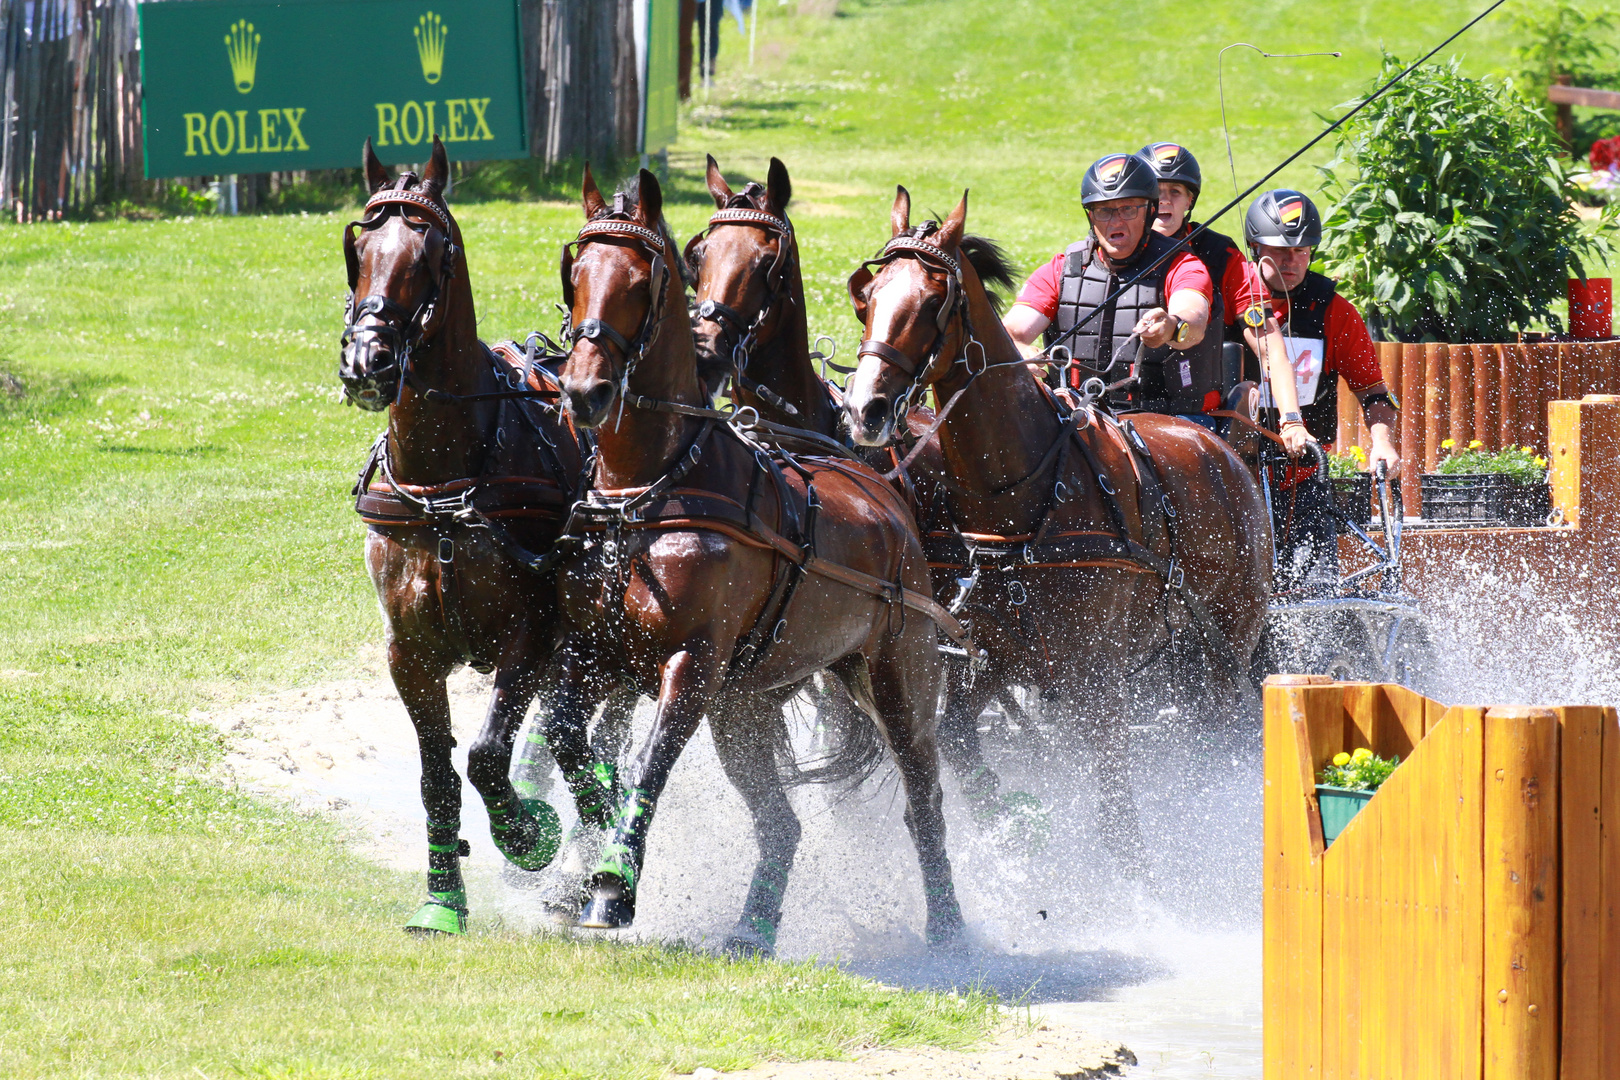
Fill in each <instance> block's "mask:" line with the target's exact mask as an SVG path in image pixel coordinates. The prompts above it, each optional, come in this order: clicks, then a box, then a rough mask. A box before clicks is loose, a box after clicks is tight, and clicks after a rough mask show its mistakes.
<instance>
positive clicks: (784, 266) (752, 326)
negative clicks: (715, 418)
mask: <svg viewBox="0 0 1620 1080" xmlns="http://www.w3.org/2000/svg"><path fill="white" fill-rule="evenodd" d="M762 190H764V189H763V188H761V187H760V185H759V184H758V183H757V182H756V183H751V184H749V185H748V186H747V187H746V188H744V189H743V191H742V193H741V194H740V195H738V196H734V199H735V200H736V201H738V202H741V201H743V200H744V199H747V198H750V197H751V196H752V195H754V194H755V193H756V192H757V191H762ZM721 225H752V226H754V227H756V228H763V229H765V230H766V231H767V232H774V233H776V234H777V236H778V244H777V248H776V258H774V259H773V260H771V266H770V269H769V270H767V271H766V272H765V288H766V295H765V303H764V305H763V306H761V307H760V309H759V313H758V314H757V315H755V316H754V318H753V320H752V321H749V320H747V319H745V318H744V317H743V315H742V313H741V312H739V311H737V310H736V309H735V308H732V307H729V306H727V305H726V304H722V303H720V302H719V301H718V300H705V301H703V303H701V304H699V305H698V306H697V312H696V314H697V318H698V320H699V321H708V322H715V323H719V324H720V325H721V326H722V327H723V328H726V336H727V337H728V338H729V337H733V336H734V337H735V341H734V342H733V343H732V346H731V366H732V372H733V375H732V377H733V378H734V379H735V380H736V381H737V382H739V383H743V382H746V381H747V380H746V375H747V371H748V361H749V359H750V357H751V355H752V353H753V349H754V345H755V344H756V343H757V340H758V333H759V328H760V327H761V326H763V325H764V324H765V320H766V319H768V318H770V315H771V311H772V309H773V308H775V306H776V304H777V303H778V302H779V301H780V300H781V299H782V297H783V295H784V294H785V292H786V285H785V282H786V281H787V270H788V266H789V265H790V263H791V262H792V260H793V223H792V222H791V221H789V220H788V217H787V215H786V214H783V215H781V216H780V217H778V216H777V215H775V214H770V213H766V212H765V211H764V210H756V209H754V208H753V207H751V206H728V207H726V208H724V209H721V210H717V211H715V214H714V216H713V217H711V218H709V224H708V227H707V228H705V229H704V230H703V231H702V232H700V233H698V234H697V235H696V236H694V237H692V239H690V240H688V241H687V243H686V250H685V251H684V252H683V254H684V256H685V258H686V260H687V262H688V264H690V263H691V261H692V256H693V254H694V251H695V249H696V248H697V246H698V245H699V244H701V243H702V242H703V241H704V240H705V239H707V238H708V236H709V234H710V233H712V232H713V231H714V230H715V229H716V228H717V227H718V226H721ZM744 388H745V389H753V387H752V386H747V387H744Z"/></svg>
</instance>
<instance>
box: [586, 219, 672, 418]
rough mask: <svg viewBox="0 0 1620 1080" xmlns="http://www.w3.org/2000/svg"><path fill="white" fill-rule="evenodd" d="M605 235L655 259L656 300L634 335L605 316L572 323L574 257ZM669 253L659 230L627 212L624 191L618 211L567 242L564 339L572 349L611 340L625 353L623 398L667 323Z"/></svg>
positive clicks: (621, 381) (622, 377)
mask: <svg viewBox="0 0 1620 1080" xmlns="http://www.w3.org/2000/svg"><path fill="white" fill-rule="evenodd" d="M604 237H611V238H613V239H617V240H631V241H634V242H635V243H637V244H639V245H640V246H641V247H642V248H643V249H644V250H645V251H646V252H647V255H648V257H649V261H650V262H651V272H652V283H651V285H652V303H651V304H650V305H649V306H648V308H647V314H646V316H645V317H644V318H643V319H642V320H641V326H640V327H639V328H637V330H636V336H635V337H634V338H626V337H625V336H624V335H623V334H621V333H619V332H618V331H617V330H615V329H613V327H611V326H609V325H608V324H607V323H606V322H604V321H602V320H601V319H585V320H583V321H581V322H580V324H579V325H578V326H571V325H569V323H571V322H572V320H573V311H574V259H575V258H576V256H577V253H578V249H579V248H581V247H583V246H584V245H585V244H588V243H590V242H591V241H593V240H597V239H601V238H604ZM668 255H669V246H668V245H667V244H665V242H664V237H663V236H662V234H660V233H659V232H658V231H657V230H656V229H649V228H647V227H646V226H645V225H640V224H638V223H636V222H634V221H632V220H630V216H629V214H628V213H627V212H626V211H625V199H624V196H623V195H622V194H620V195H615V196H614V210H613V213H612V214H611V215H609V216H607V217H603V218H598V219H596V220H594V221H588V222H586V223H585V227H584V228H583V229H580V230H579V235H578V236H576V237H575V238H574V239H573V240H571V241H569V242H568V243H566V244H564V245H563V249H562V268H561V269H562V289H563V306H564V308H565V319H566V320H567V321H566V322H565V323H564V324H563V332H562V338H563V341H564V342H565V343H566V344H567V345H568V347H569V349H570V351H572V349H573V347H574V346H576V345H578V344H579V342H580V340H581V339H583V340H586V341H592V342H601V341H608V342H611V343H612V344H613V346H614V347H615V348H617V349H618V350H619V351H620V352H621V353H623V354H624V361H625V362H624V372H623V374H622V375H621V376H620V377H619V397H620V400H621V401H623V400H625V398H626V396H627V395H628V394H629V390H630V375H631V373H632V372H634V371H635V369H636V364H637V363H639V362H640V360H641V358H642V357H643V356H645V355H646V354H647V350H648V349H650V348H651V347H652V344H653V342H654V341H656V340H657V339H658V329H659V327H660V326H661V325H662V324H663V320H664V294H665V292H666V291H667V289H666V288H665V286H666V284H667V282H666V280H665V279H666V276H667V275H668V273H669V263H668V261H667V257H668ZM599 347H600V346H599Z"/></svg>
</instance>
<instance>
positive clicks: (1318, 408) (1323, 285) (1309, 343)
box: [1244, 270, 1339, 443]
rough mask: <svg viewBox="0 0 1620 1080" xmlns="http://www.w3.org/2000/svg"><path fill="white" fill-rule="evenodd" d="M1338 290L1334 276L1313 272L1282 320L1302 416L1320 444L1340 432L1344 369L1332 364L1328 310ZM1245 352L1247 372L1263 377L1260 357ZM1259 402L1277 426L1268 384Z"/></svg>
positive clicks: (1272, 425) (1270, 422) (1270, 423)
mask: <svg viewBox="0 0 1620 1080" xmlns="http://www.w3.org/2000/svg"><path fill="white" fill-rule="evenodd" d="M1337 293H1338V289H1337V288H1336V286H1335V285H1334V283H1333V279H1332V278H1329V277H1324V276H1322V275H1321V274H1318V273H1317V272H1316V271H1314V270H1312V271H1308V272H1307V273H1306V274H1305V280H1304V281H1302V282H1300V285H1299V288H1297V289H1295V290H1294V291H1293V292H1291V293H1289V294H1288V317H1287V318H1286V319H1283V320H1282V332H1283V341H1284V342H1285V343H1286V344H1287V345H1288V358H1289V359H1290V360H1291V361H1293V365H1294V386H1295V388H1296V389H1297V390H1298V391H1299V412H1300V419H1301V420H1303V421H1304V422H1305V430H1306V431H1308V432H1310V435H1311V438H1313V439H1315V440H1316V441H1317V442H1319V443H1332V442H1334V441H1335V440H1336V439H1337V438H1338V436H1339V373H1338V372H1337V371H1332V370H1328V366H1327V313H1328V306H1329V305H1330V304H1332V303H1333V297H1334V296H1335V295H1337ZM1244 352H1245V362H1244V369H1245V370H1244V375H1245V377H1246V378H1253V379H1255V380H1256V381H1259V378H1260V361H1259V359H1258V358H1257V357H1256V356H1255V355H1254V353H1252V352H1249V351H1248V350H1247V349H1245V350H1244ZM1260 404H1261V406H1262V409H1261V412H1262V415H1263V417H1264V419H1265V422H1266V424H1267V425H1268V426H1269V427H1270V428H1271V429H1272V430H1273V431H1275V430H1277V410H1276V408H1275V407H1274V406H1273V405H1272V402H1271V392H1270V388H1269V387H1267V388H1266V390H1265V391H1264V392H1263V393H1262V395H1261V398H1260Z"/></svg>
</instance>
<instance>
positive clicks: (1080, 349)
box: [1046, 230, 1225, 414]
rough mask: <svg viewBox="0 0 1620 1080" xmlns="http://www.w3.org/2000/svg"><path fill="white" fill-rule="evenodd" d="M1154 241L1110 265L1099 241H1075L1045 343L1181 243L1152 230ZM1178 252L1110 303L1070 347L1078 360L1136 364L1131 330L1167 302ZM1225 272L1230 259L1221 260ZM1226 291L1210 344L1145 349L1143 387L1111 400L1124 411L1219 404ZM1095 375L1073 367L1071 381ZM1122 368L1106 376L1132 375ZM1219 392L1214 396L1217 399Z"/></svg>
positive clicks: (1094, 365)
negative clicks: (1119, 263)
mask: <svg viewBox="0 0 1620 1080" xmlns="http://www.w3.org/2000/svg"><path fill="white" fill-rule="evenodd" d="M1148 237H1149V239H1148V242H1147V244H1146V245H1145V246H1144V247H1143V248H1142V250H1141V251H1140V252H1138V253H1137V255H1136V257H1135V258H1134V259H1132V260H1131V261H1130V262H1129V263H1128V264H1126V265H1124V266H1121V267H1117V268H1110V267H1109V266H1108V265H1107V264H1106V263H1105V262H1104V260H1103V259H1101V258H1099V257H1098V255H1097V241H1096V239H1095V238H1094V237H1089V236H1088V237H1086V239H1084V240H1082V241H1080V242H1079V243H1077V244H1071V245H1069V248H1068V250H1067V251H1066V252H1065V253H1064V259H1063V277H1062V279H1061V283H1060V286H1059V290H1058V310H1057V318H1056V319H1055V320H1054V321H1053V323H1052V325H1051V326H1049V327H1048V328H1047V331H1046V341H1047V344H1048V345H1050V344H1051V343H1052V342H1053V341H1055V340H1057V338H1058V337H1059V335H1061V334H1063V333H1064V332H1065V331H1067V330H1068V329H1069V328H1070V327H1072V326H1074V325H1075V324H1076V323H1078V322H1079V321H1080V320H1081V319H1083V318H1085V317H1086V316H1087V315H1089V314H1090V313H1091V312H1092V311H1094V310H1096V309H1097V308H1098V307H1100V306H1103V301H1104V300H1105V299H1106V298H1107V297H1108V296H1110V295H1111V294H1112V293H1113V292H1114V290H1115V289H1118V288H1119V285H1120V281H1121V280H1122V279H1126V280H1128V279H1129V278H1131V277H1132V276H1133V275H1134V274H1135V273H1136V272H1137V270H1138V269H1139V268H1140V267H1143V266H1147V265H1149V264H1151V263H1153V262H1154V261H1155V260H1156V259H1159V258H1160V257H1161V256H1163V255H1164V254H1165V253H1166V252H1168V251H1169V250H1170V249H1171V248H1172V247H1174V246H1175V241H1173V240H1169V239H1166V238H1165V237H1163V236H1160V235H1159V234H1158V233H1156V232H1152V231H1151V230H1150V231H1149V233H1148ZM1172 261H1174V256H1171V257H1170V258H1168V259H1165V260H1164V262H1162V263H1161V264H1160V265H1158V266H1156V267H1154V269H1153V271H1152V272H1151V273H1149V274H1147V275H1146V276H1144V277H1143V278H1142V280H1140V281H1138V282H1137V283H1136V284H1135V285H1133V286H1131V287H1130V288H1129V289H1127V290H1125V292H1123V293H1121V294H1120V296H1119V297H1118V298H1117V299H1116V300H1114V302H1113V303H1111V304H1109V305H1107V306H1106V307H1104V308H1103V311H1102V314H1100V315H1098V316H1097V317H1096V318H1095V319H1092V320H1091V322H1089V323H1087V324H1086V325H1085V327H1084V328H1083V329H1082V330H1080V331H1079V332H1078V333H1077V334H1075V335H1074V336H1073V337H1071V338H1069V339H1068V341H1067V342H1066V344H1067V345H1068V346H1069V350H1070V352H1071V353H1072V354H1073V356H1074V358H1075V360H1077V361H1079V363H1080V364H1082V365H1084V366H1085V367H1086V368H1091V369H1095V371H1106V370H1107V369H1108V367H1109V365H1110V364H1112V363H1113V362H1114V360H1115V358H1116V357H1120V358H1121V359H1122V360H1123V361H1124V362H1126V363H1129V362H1131V361H1134V360H1136V359H1137V357H1136V355H1135V354H1136V346H1134V345H1133V346H1131V347H1130V348H1129V349H1127V348H1126V343H1127V342H1128V341H1129V340H1130V336H1131V329H1132V328H1133V327H1135V326H1136V324H1137V322H1138V320H1140V319H1141V318H1142V316H1143V315H1145V314H1146V313H1147V312H1149V311H1150V310H1152V309H1153V308H1162V307H1164V306H1165V301H1166V299H1167V298H1166V296H1165V295H1164V281H1165V277H1166V275H1167V274H1168V272H1169V269H1170V263H1171V262H1172ZM1222 267H1223V269H1224V267H1225V263H1224V261H1223V262H1222ZM1220 304H1221V297H1220V291H1219V289H1217V290H1216V292H1215V304H1214V305H1213V309H1212V311H1211V313H1210V323H1209V329H1208V330H1207V331H1206V332H1205V334H1204V339H1203V341H1201V342H1199V343H1198V345H1196V346H1195V347H1193V348H1191V349H1186V350H1181V351H1178V350H1175V349H1172V348H1170V347H1169V346H1168V345H1162V346H1160V347H1159V348H1157V349H1143V350H1142V352H1141V361H1140V364H1139V365H1138V375H1139V377H1140V381H1139V383H1138V385H1136V386H1133V387H1130V388H1128V389H1127V390H1125V391H1124V392H1123V393H1122V394H1120V395H1118V396H1117V397H1116V398H1114V399H1113V400H1112V402H1111V403H1112V404H1113V405H1114V406H1115V407H1116V408H1120V409H1135V410H1142V411H1146V412H1162V413H1176V414H1186V413H1201V412H1203V411H1204V410H1205V409H1206V408H1219V407H1220V399H1221V395H1220V388H1221V335H1220V332H1219V330H1218V329H1217V328H1218V327H1220V326H1222V325H1223V324H1224V318H1223V316H1222V311H1221V306H1220ZM1095 371H1094V372H1087V371H1084V370H1081V369H1078V368H1077V369H1073V374H1072V375H1071V381H1073V382H1075V384H1076V389H1078V385H1079V382H1080V381H1082V380H1083V379H1084V378H1086V377H1088V376H1089V375H1090V374H1093V373H1095ZM1125 374H1126V372H1125V371H1124V369H1123V368H1121V369H1120V370H1117V371H1115V372H1113V374H1112V375H1110V376H1108V377H1107V381H1109V382H1114V381H1117V380H1119V379H1122V378H1124V377H1125ZM1211 395H1213V396H1211Z"/></svg>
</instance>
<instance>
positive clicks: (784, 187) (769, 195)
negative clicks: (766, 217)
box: [765, 158, 793, 217]
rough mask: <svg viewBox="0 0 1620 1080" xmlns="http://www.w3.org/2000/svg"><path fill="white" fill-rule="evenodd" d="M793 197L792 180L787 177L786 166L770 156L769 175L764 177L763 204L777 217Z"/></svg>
mask: <svg viewBox="0 0 1620 1080" xmlns="http://www.w3.org/2000/svg"><path fill="white" fill-rule="evenodd" d="M792 198H793V181H792V180H790V179H788V171H787V166H786V165H784V164H782V163H781V161H779V160H777V159H776V158H771V171H770V175H769V176H767V177H766V178H765V200H766V202H765V205H766V206H767V207H769V208H770V211H771V213H773V214H775V215H776V216H777V217H781V216H782V212H783V211H784V210H786V209H787V204H788V200H790V199H792Z"/></svg>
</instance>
